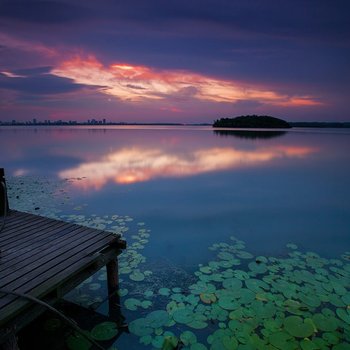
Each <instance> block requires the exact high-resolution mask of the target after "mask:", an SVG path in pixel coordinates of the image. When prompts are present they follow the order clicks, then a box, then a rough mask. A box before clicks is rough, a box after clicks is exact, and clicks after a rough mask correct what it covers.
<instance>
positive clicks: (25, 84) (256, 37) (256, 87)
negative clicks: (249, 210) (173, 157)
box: [0, 0, 350, 123]
mask: <svg viewBox="0 0 350 350" xmlns="http://www.w3.org/2000/svg"><path fill="white" fill-rule="evenodd" d="M349 9H350V4H348V3H347V2H346V1H339V2H337V3H330V2H328V1H325V0H322V1H309V2H304V1H286V2H284V5H283V6H280V5H279V3H276V2H275V1H273V0H268V1H266V2H264V3H263V4H262V3H258V2H241V1H228V0H221V1H215V2H214V1H211V0H205V1H201V2H199V1H194V0H193V1H182V0H178V1H167V2H164V3H163V2H158V1H150V2H145V1H141V0H132V1H128V2H113V1H110V0H102V1H100V2H98V3H96V2H93V1H84V2H83V1H80V0H72V1H69V2H68V1H65V0H57V1H53V0H45V1H36V0H29V1H23V0H16V1H8V0H6V1H5V0H0V25H1V30H0V40H1V41H0V42H1V47H0V49H1V55H0V120H2V121H11V120H18V121H26V120H28V119H32V118H33V117H35V118H37V119H41V120H45V119H46V120H63V121H68V120H77V121H78V122H79V121H85V120H87V119H89V117H88V116H90V115H104V116H105V118H106V119H108V120H110V121H111V122H119V121H125V122H140V123H141V122H150V123H152V122H153V123H157V122H158V123H159V122H165V123H212V121H213V120H215V119H217V118H218V117H221V116H224V117H232V116H236V115H242V114H267V115H272V116H275V117H280V118H282V119H285V120H288V121H292V122H298V121H327V122H336V121H349V120H350V113H349V107H348V101H347V100H348V97H347V92H348V91H350V71H349V68H348V62H349V60H350V42H349V39H348V38H349V37H350V24H349V21H348V19H347V13H348V10H349ZM29 116H33V117H29Z"/></svg>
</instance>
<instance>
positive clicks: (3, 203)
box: [0, 168, 9, 216]
mask: <svg viewBox="0 0 350 350" xmlns="http://www.w3.org/2000/svg"><path fill="white" fill-rule="evenodd" d="M3 185H5V188H6V180H5V171H4V168H0V216H4V214H5V212H7V213H8V211H9V201H8V198H7V191H6V190H5V188H4V187H3Z"/></svg>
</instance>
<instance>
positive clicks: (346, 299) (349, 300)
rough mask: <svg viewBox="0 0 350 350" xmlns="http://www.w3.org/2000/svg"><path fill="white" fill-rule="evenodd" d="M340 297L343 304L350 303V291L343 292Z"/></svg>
mask: <svg viewBox="0 0 350 350" xmlns="http://www.w3.org/2000/svg"><path fill="white" fill-rule="evenodd" d="M341 299H342V301H343V302H344V304H345V305H348V306H349V305H350V293H347V294H344V295H343V296H342V297H341Z"/></svg>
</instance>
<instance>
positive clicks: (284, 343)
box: [269, 332, 294, 350]
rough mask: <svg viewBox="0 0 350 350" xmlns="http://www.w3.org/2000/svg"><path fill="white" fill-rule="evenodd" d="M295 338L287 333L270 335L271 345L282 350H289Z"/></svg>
mask: <svg viewBox="0 0 350 350" xmlns="http://www.w3.org/2000/svg"><path fill="white" fill-rule="evenodd" d="M293 339H294V338H293V337H292V336H291V335H290V334H288V333H286V332H276V333H273V334H271V335H270V337H269V341H270V343H271V344H272V345H273V346H274V347H276V348H277V349H280V350H286V349H288V348H289V344H290V341H291V340H293Z"/></svg>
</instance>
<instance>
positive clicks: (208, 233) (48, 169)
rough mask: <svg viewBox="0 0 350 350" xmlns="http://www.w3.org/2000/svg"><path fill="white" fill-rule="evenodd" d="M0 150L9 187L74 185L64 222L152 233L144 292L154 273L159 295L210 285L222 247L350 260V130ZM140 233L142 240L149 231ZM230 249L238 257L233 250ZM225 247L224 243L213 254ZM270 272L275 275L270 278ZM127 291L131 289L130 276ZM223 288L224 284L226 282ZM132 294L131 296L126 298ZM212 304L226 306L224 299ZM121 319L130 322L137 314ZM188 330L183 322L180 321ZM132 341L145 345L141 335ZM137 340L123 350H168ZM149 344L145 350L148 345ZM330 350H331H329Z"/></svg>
mask: <svg viewBox="0 0 350 350" xmlns="http://www.w3.org/2000/svg"><path fill="white" fill-rule="evenodd" d="M0 149H1V150H4V152H2V153H1V164H0V166H1V167H4V168H5V170H6V174H7V177H8V178H9V179H10V180H9V183H10V184H11V181H12V182H13V183H16V181H17V183H18V181H20V180H18V179H31V178H35V179H36V178H40V177H44V178H47V179H50V181H57V182H60V181H64V180H65V179H74V181H71V182H70V184H69V189H68V190H67V191H68V192H67V193H68V194H69V200H70V201H72V202H73V203H75V205H77V206H79V210H77V209H76V208H75V209H72V208H73V207H69V206H63V207H62V208H61V210H62V212H61V214H60V215H66V216H67V218H68V217H69V216H70V215H73V216H74V215H84V216H85V219H86V218H87V217H92V216H95V217H101V218H103V217H105V216H106V217H107V216H109V217H111V216H113V215H119V216H121V217H123V218H124V219H123V220H124V223H125V222H126V223H127V222H129V220H130V223H131V219H130V218H132V219H133V220H134V221H133V224H132V225H134V226H133V227H130V230H129V231H127V230H125V232H124V237H125V238H126V240H127V241H128V239H129V238H130V237H131V236H129V235H131V234H132V232H137V230H138V229H140V228H142V227H146V228H147V230H149V232H150V237H149V242H147V243H145V244H142V255H143V256H144V257H145V259H146V262H144V264H145V265H144V266H145V268H144V269H147V270H151V271H153V277H152V278H153V280H152V279H151V280H150V283H149V284H147V278H145V280H142V281H140V282H139V283H140V285H142V284H144V286H147V288H151V289H152V282H151V281H153V282H154V280H155V275H156V274H158V275H159V276H163V275H164V276H163V277H164V278H163V277H162V278H163V279H162V278H160V279H158V280H157V286H156V288H155V287H154V286H153V287H154V288H153V292H154V291H155V290H158V289H159V288H162V287H164V288H170V289H171V288H176V286H177V285H178V284H179V283H184V284H186V283H188V285H190V284H191V283H196V279H198V278H200V279H201V280H202V281H204V282H205V283H207V282H208V280H206V279H205V278H204V277H203V278H201V276H203V274H206V273H207V272H206V270H205V269H204V271H205V272H203V271H201V268H203V266H207V264H209V262H212V261H213V259H214V261H215V254H217V252H216V250H217V249H219V251H220V250H221V253H227V252H230V254H231V253H232V254H233V255H235V256H236V255H237V254H238V255H237V256H238V257H239V256H240V254H241V253H239V252H237V249H238V250H239V249H241V248H239V247H238V246H239V245H240V244H241V243H240V242H244V244H245V248H244V249H245V250H246V251H248V252H250V253H251V254H252V255H253V256H254V257H257V256H263V257H267V258H271V259H272V260H271V261H273V259H282V260H283V259H288V258H289V257H290V255H289V254H291V252H290V247H287V245H288V244H292V246H293V247H294V245H295V247H297V249H298V250H299V251H300V252H302V253H300V254H308V253H307V252H309V254H313V253H316V254H318V255H319V256H320V257H321V258H322V259H334V260H335V259H342V258H341V256H342V255H343V256H344V254H345V255H346V254H347V253H346V252H348V251H349V250H350V200H349V198H350V186H349V178H350V153H349V149H350V132H348V131H346V130H331V129H329V130H328V129H322V130H320V129H299V128H294V129H291V130H288V131H287V132H285V131H266V130H264V131H259V130H255V131H243V130H234V131H232V130H224V131H218V130H213V129H212V128H210V127H141V126H137V127H114V128H107V129H106V128H94V129H90V128H86V127H74V128H73V127H72V128H68V127H67V128H44V127H43V128H0ZM26 181H27V180H26ZM28 186H29V185H28ZM15 190H16V186H12V189H11V191H12V196H11V198H10V205H11V206H12V207H15V208H16V207H17V206H18V207H19V208H20V209H21V208H22V207H21V205H22V204H23V203H21V202H20V200H16V199H15ZM28 191H29V187H28ZM28 205H29V206H30V204H28ZM80 206H81V208H80ZM28 210H30V208H28ZM73 219H76V218H74V217H73ZM85 219H84V220H85ZM108 220H109V219H108ZM81 221H83V219H81ZM106 221H107V219H106ZM101 222H102V221H101ZM103 224H105V223H103ZM106 225H108V224H106ZM110 225H112V224H110ZM130 225H131V224H130ZM143 225H145V226H143ZM138 232H139V234H140V235H141V238H142V234H143V233H145V232H146V231H142V229H141V231H138ZM231 236H234V238H233V239H232V238H231V239H230V237H231ZM141 238H140V239H141ZM130 239H131V238H130ZM147 240H148V238H147ZM232 241H233V242H236V243H235V245H236V247H233V248H232V247H231V246H230V247H226V248H225V244H232ZM220 242H221V243H222V242H223V244H224V245H223V246H221V247H218V246H215V245H217V244H220ZM213 245H214V248H213ZM209 247H212V249H208V248H209ZM235 249H236V250H235ZM293 249H294V248H293ZM140 251H141V250H140ZM310 252H313V253H310ZM224 255H225V254H221V256H224ZM241 255H242V256H243V255H244V254H241ZM293 256H294V258H297V256H299V255H298V254H296V255H293ZM300 256H301V255H300ZM305 256H306V259H307V255H305ZM220 259H221V258H220ZM225 259H226V258H224V259H223V260H225ZM227 259H228V258H227ZM242 259H243V260H244V258H242ZM228 260H230V259H228ZM243 260H242V261H241V266H240V269H242V270H244V271H245V270H247V271H248V272H249V271H250V272H251V273H252V275H251V277H252V276H253V277H255V278H258V276H259V273H257V272H256V271H254V268H249V267H248V263H247V264H246V263H245V262H244V261H243ZM282 260H281V261H282ZM343 261H344V259H343ZM200 264H202V265H200ZM232 264H233V263H232ZM232 264H231V265H230V266H231V267H232ZM344 264H346V261H345V262H344ZM212 265H215V264H212ZM234 266H235V265H234ZM346 266H348V265H346ZM346 268H347V267H346ZM346 268H345V270H346ZM167 269H168V270H169V271H172V272H171V273H173V275H171V274H169V273H167V272H166V271H167ZM232 269H233V268H232ZM212 270H213V271H214V270H215V269H213V268H212ZM233 270H234V269H233ZM178 271H183V275H182V277H181V276H180V277H176V276H177V275H176V273H177V272H178ZM269 271H270V273H272V272H271V271H273V269H272V270H269ZM308 271H309V270H308ZM346 271H347V270H346ZM226 273H228V272H226ZM146 275H147V274H146ZM171 276H175V280H174V278H173V279H172V278H171ZM176 278H178V279H180V278H183V281H182V282H181V281H180V280H176ZM216 278H218V277H216ZM228 278H231V277H228ZM237 278H238V277H237ZM344 278H345V282H344V283H343V287H344V288H345V289H346V292H344V293H343V294H342V295H348V294H347V293H349V291H348V288H350V286H349V283H350V281H349V279H348V277H347V276H345V277H344ZM137 279H138V278H136V280H137ZM241 280H244V278H242V279H241ZM125 281H127V283H129V280H128V279H127V277H125ZM134 282H135V281H134ZM178 282H179V283H178ZM154 283H155V282H154ZM217 283H219V284H220V283H221V281H220V279H219V278H218V281H217ZM122 284H123V283H122ZM166 284H167V285H166ZM180 286H181V284H180ZM135 288H136V287H135V286H132V287H130V288H129V293H131V289H135ZM140 288H141V287H140ZM145 288H146V287H145ZM216 288H218V286H216ZM92 289H93V288H92ZM136 289H137V288H136ZM275 289H276V287H275ZM101 290H102V289H101ZM141 290H142V293H143V292H144V290H143V289H142V288H141ZM104 292H105V291H104ZM265 292H266V290H265ZM101 293H102V292H101ZM203 293H204V292H203ZM203 293H202V294H203ZM206 293H208V294H215V293H214V292H213V291H209V292H208V291H207V292H206ZM272 293H273V292H272ZM299 293H301V291H299ZM305 293H306V292H305ZM102 294H103V293H102ZM175 294H177V292H175ZM199 294H201V293H198V295H199ZM129 296H130V294H129ZM178 298H180V297H178ZM215 298H218V299H219V301H220V300H222V299H220V293H216V297H215ZM175 299H176V297H175ZM180 299H181V298H180ZM180 299H179V300H180ZM294 299H297V298H296V297H295V298H294ZM157 300H158V301H155V300H154V301H152V302H153V306H152V308H151V309H148V310H147V312H151V311H152V310H155V309H161V308H162V307H163V308H164V307H165V306H166V305H167V302H166V301H162V299H161V298H160V299H159V298H158V299H157ZM172 300H174V299H172ZM179 300H178V301H179ZM181 302H184V301H183V300H182V301H181ZM185 304H186V302H185ZM209 304H210V303H209ZM214 304H215V303H212V304H210V305H212V306H213V305H214ZM219 304H220V303H219ZM221 306H222V305H221ZM333 306H334V305H333ZM196 307H197V306H196ZM99 308H100V309H99V310H100V311H101V312H102V313H103V312H106V304H104V303H101V305H100V306H99ZM127 309H128V308H127ZM223 309H225V306H224V307H223ZM145 310H146V309H145ZM226 310H233V309H232V308H230V307H226ZM207 311H208V310H207ZM316 311H317V310H314V312H316ZM125 312H126V314H127V315H129V313H130V310H125ZM143 312H144V313H146V311H143ZM317 312H318V311H317ZM332 312H333V311H332ZM334 312H335V310H334ZM141 314H142V313H141ZM142 315H143V314H142ZM145 315H146V314H144V316H143V317H146V316H145ZM308 316H310V315H308ZM135 317H140V313H139V314H138V315H136V316H135V315H133V314H132V312H131V313H130V316H129V320H133V319H135ZM183 317H185V316H183ZM227 317H228V316H227ZM349 317H350V316H349ZM175 318H176V317H175ZM180 318H181V317H180ZM276 319H277V317H276ZM178 321H179V320H178ZM222 322H224V319H223V320H222ZM180 324H181V325H183V324H186V322H185V321H183V322H182V323H181V320H180ZM347 326H348V324H347ZM215 327H218V326H217V325H216V326H215ZM215 327H209V328H210V329H209V331H208V330H206V328H204V330H203V327H202V328H200V330H196V331H194V329H196V328H195V327H194V329H192V331H194V332H198V334H197V333H196V334H197V336H198V338H199V339H201V345H203V344H205V342H206V341H207V340H206V337H207V336H208V334H213V333H215V329H216V328H215ZM220 327H222V329H228V328H225V327H224V326H223V325H221V326H220ZM231 328H232V327H231ZM285 328H286V331H287V326H285ZM259 329H260V328H259ZM172 331H173V333H176V332H175V331H174V330H172ZM134 333H135V332H134ZM141 333H142V332H141ZM146 333H147V332H146ZM158 333H159V334H163V333H161V332H160V331H158V332H156V333H155V334H157V335H155V336H154V337H160V336H163V335H159V334H158ZM288 334H290V333H288ZM136 335H139V336H140V337H141V335H140V334H139V333H138V332H137V331H136ZM143 336H149V334H148V333H147V334H146V335H143ZM175 336H177V337H179V335H178V334H175ZM132 337H134V335H133V336H130V335H129V337H126V336H122V337H120V339H119V340H118V341H117V343H116V346H117V347H118V348H119V349H124V348H129V349H130V348H135V349H138V348H143V347H144V348H161V346H160V347H159V342H160V340H159V339H158V338H157V339H156V340H155V338H153V343H151V344H153V345H149V346H148V345H140V343H138V342H137V339H136V336H135V339H133V338H132ZM261 337H263V336H262V335H261ZM344 337H345V336H344ZM344 337H340V336H338V338H339V339H340V340H339V341H338V343H339V344H341V343H342V342H345V341H346V339H347V338H346V337H345V338H344ZM265 338H266V339H270V338H268V337H267V336H266V337H265ZM130 339H131V340H130ZM220 339H221V338H220ZM296 339H297V340H298V341H301V340H300V339H301V338H298V337H297V338H296ZM310 339H311V338H310ZM143 340H144V341H145V344H146V343H147V341H148V340H149V339H148V340H147V341H146V340H145V339H143ZM157 341H158V343H157ZM215 341H216V340H215ZM215 341H213V340H212V339H211V343H209V345H208V344H207V345H203V346H206V347H200V345H198V347H196V346H194V345H193V344H192V345H191V346H194V347H193V349H205V348H208V349H209V348H213V349H216V348H217V349H220V344H221V343H220V344H219V342H220V341H222V340H220V341H219V340H217V342H218V344H219V345H217V346H218V347H214V345H213V343H214V344H215ZM289 341H292V340H289ZM293 341H294V340H293ZM347 341H348V340H347ZM135 342H136V343H135ZM198 343H199V341H198ZM265 343H266V344H268V341H267V340H266V341H265ZM338 343H337V344H338ZM133 344H134V345H133ZM135 344H137V345H135ZM243 344H246V343H242V344H241V345H242V347H241V349H248V347H243ZM221 345H222V344H221ZM241 345H237V346H238V348H239V346H241ZM152 346H153V347H152ZM266 346H267V345H266ZM274 346H275V348H277V349H282V347H281V348H280V347H278V346H276V344H275V345H274ZM296 346H297V345H296ZM298 346H301V345H298ZM327 346H328V347H327ZM332 346H333V345H332ZM184 348H185V347H184ZM190 348H191V347H190V346H189V347H188V349H190ZM233 348H234V347H233ZM236 348H237V347H236ZM266 348H267V347H266ZM275 348H271V349H275ZM285 348H287V347H285ZM291 348H293V347H291ZM296 348H298V347H296ZM299 348H300V347H299ZM324 348H331V347H330V345H329V344H328V345H327V344H326V345H325V347H324ZM186 349H187V347H186ZM191 349H192V348H191ZM222 349H225V348H224V347H222ZM227 349H230V348H229V347H228V348H227ZM249 349H250V348H249ZM315 349H316V348H315ZM339 349H340V350H341V349H343V348H341V347H339ZM344 349H345V348H344Z"/></svg>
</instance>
